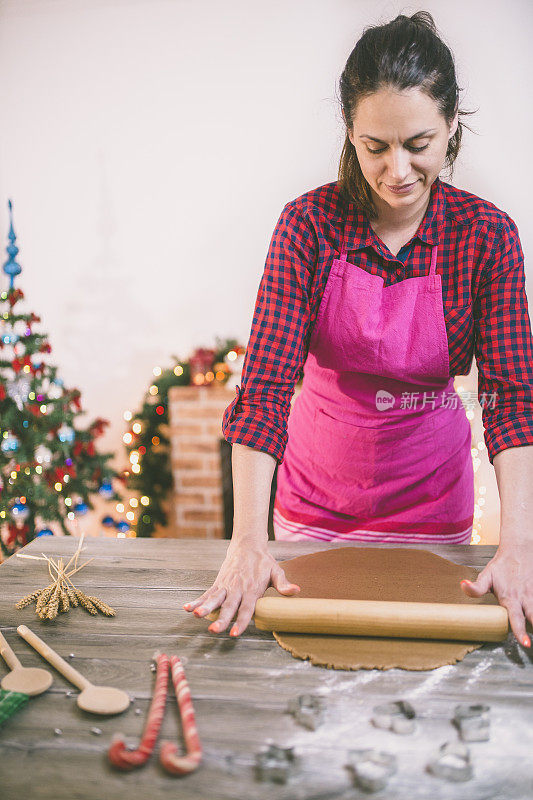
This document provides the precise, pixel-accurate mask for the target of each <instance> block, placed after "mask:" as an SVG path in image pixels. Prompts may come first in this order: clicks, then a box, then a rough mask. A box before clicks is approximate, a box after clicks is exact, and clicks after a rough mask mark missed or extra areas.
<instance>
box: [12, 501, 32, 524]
mask: <svg viewBox="0 0 533 800" xmlns="http://www.w3.org/2000/svg"><path fill="white" fill-rule="evenodd" d="M29 513H30V509H29V508H28V506H27V505H26V504H25V503H15V505H14V506H11V515H12V517H13V519H21V520H25V519H26V517H27V516H28V514H29Z"/></svg>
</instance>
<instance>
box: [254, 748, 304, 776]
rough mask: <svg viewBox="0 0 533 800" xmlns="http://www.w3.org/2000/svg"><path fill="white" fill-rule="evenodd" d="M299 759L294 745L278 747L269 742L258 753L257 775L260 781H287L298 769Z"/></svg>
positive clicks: (256, 761) (256, 762) (256, 760)
mask: <svg viewBox="0 0 533 800" xmlns="http://www.w3.org/2000/svg"><path fill="white" fill-rule="evenodd" d="M297 761H298V759H297V757H296V755H295V753H294V748H293V747H278V745H276V744H273V743H269V744H268V745H267V747H266V748H265V749H263V750H262V751H261V752H259V753H257V754H256V757H255V771H256V776H257V778H258V779H259V780H260V781H271V782H272V783H287V781H288V779H289V778H290V776H291V774H292V773H293V772H294V771H295V769H296V766H297Z"/></svg>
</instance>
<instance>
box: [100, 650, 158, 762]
mask: <svg viewBox="0 0 533 800" xmlns="http://www.w3.org/2000/svg"><path fill="white" fill-rule="evenodd" d="M153 658H154V661H155V662H156V663H157V675H156V679H155V687H154V694H153V697H152V702H151V703H150V710H149V712H148V717H147V720H146V725H145V728H144V733H143V736H142V739H141V742H140V744H139V747H138V748H137V750H127V749H126V745H125V742H124V735H123V734H122V733H116V734H115V735H114V736H113V738H112V740H111V745H110V747H109V751H108V756H109V760H110V761H111V763H112V764H114V766H115V767H119V768H120V769H134V768H135V767H141V766H142V765H143V764H145V763H146V762H147V761H148V759H149V758H150V755H151V754H152V751H153V749H154V745H155V742H156V739H157V736H158V734H159V728H160V727H161V721H162V719H163V714H164V711H165V703H166V700H167V686H168V667H169V663H170V662H169V658H168V656H167V655H165V654H164V653H154V657H153Z"/></svg>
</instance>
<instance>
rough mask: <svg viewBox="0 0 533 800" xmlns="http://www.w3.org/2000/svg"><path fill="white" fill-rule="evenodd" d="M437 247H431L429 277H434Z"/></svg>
mask: <svg viewBox="0 0 533 800" xmlns="http://www.w3.org/2000/svg"><path fill="white" fill-rule="evenodd" d="M438 249H439V246H438V245H437V244H436V245H434V246H433V248H432V251H431V268H430V270H429V274H430V275H436V267H437V250H438Z"/></svg>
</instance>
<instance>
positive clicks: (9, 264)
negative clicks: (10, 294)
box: [3, 200, 22, 290]
mask: <svg viewBox="0 0 533 800" xmlns="http://www.w3.org/2000/svg"><path fill="white" fill-rule="evenodd" d="M7 204H8V206H9V233H8V235H7V236H8V239H9V240H10V244H8V246H7V247H6V252H7V254H8V256H9V258H8V259H7V261H6V262H5V263H4V266H3V270H4V272H5V273H6V275H9V279H10V281H11V283H10V285H9V289H10V290H11V289H13V283H14V280H15V277H16V276H17V275H20V273H21V272H22V267H21V266H20V264H17V262H16V261H15V258H16V257H17V254H18V251H19V249H18V247H17V245H16V244H15V242H16V240H17V237H16V236H15V231H14V230H13V213H12V212H13V204H12V202H11V200H8V202H7Z"/></svg>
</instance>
